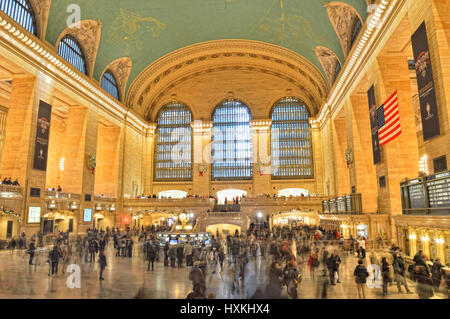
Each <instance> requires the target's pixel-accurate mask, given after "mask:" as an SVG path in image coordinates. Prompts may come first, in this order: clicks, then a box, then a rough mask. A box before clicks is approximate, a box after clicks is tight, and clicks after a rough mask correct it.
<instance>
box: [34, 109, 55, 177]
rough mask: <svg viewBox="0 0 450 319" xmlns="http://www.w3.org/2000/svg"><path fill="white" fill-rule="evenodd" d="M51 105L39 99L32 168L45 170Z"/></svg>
mask: <svg viewBox="0 0 450 319" xmlns="http://www.w3.org/2000/svg"><path fill="white" fill-rule="evenodd" d="M51 116H52V107H51V105H49V104H47V103H45V102H44V101H39V111H38V119H37V128H36V143H35V145H34V165H33V167H34V169H37V170H40V171H46V170H47V157H48V142H49V138H50V120H51Z"/></svg>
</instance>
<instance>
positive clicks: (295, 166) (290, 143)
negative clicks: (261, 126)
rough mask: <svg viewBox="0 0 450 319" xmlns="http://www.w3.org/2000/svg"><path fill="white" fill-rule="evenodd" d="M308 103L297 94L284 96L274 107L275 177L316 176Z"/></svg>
mask: <svg viewBox="0 0 450 319" xmlns="http://www.w3.org/2000/svg"><path fill="white" fill-rule="evenodd" d="M310 131H311V130H310V124H309V112H308V109H307V107H306V106H305V105H304V104H303V103H302V102H300V101H299V100H297V99H295V98H290V97H288V98H283V99H281V100H280V101H278V102H277V103H276V104H275V106H274V107H273V109H272V133H271V135H272V136H271V140H272V141H271V145H272V149H271V159H272V163H271V167H272V178H274V179H283V178H312V177H313V176H314V167H313V156H312V147H311V132H310Z"/></svg>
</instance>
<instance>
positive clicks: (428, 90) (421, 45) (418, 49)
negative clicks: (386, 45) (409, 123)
mask: <svg viewBox="0 0 450 319" xmlns="http://www.w3.org/2000/svg"><path fill="white" fill-rule="evenodd" d="M411 43H412V47H413V52H414V61H415V63H416V73H417V86H418V89H419V100H420V113H421V116H422V128H423V140H424V141H426V140H429V139H431V138H433V137H435V136H438V135H440V128H439V116H438V111H437V101H436V91H435V87H434V79H433V69H432V67H431V56H430V48H429V46H428V37H427V29H426V26H425V22H423V23H422V24H421V25H420V27H419V28H418V29H417V31H416V32H415V33H414V34H413V36H412V38H411Z"/></svg>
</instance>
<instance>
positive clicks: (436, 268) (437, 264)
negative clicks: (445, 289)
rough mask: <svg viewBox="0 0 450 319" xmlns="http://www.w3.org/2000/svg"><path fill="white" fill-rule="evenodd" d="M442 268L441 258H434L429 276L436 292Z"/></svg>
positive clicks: (439, 284) (439, 283)
mask: <svg viewBox="0 0 450 319" xmlns="http://www.w3.org/2000/svg"><path fill="white" fill-rule="evenodd" d="M442 268H444V266H443V265H442V264H441V259H440V258H436V260H435V261H434V263H433V266H432V267H431V276H432V277H431V278H432V280H433V286H434V291H436V292H439V287H440V286H441V278H442Z"/></svg>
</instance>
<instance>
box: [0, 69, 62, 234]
mask: <svg viewBox="0 0 450 319" xmlns="http://www.w3.org/2000/svg"><path fill="white" fill-rule="evenodd" d="M40 100H42V101H44V102H46V103H48V104H50V105H51V104H52V102H53V82H52V81H51V80H50V79H47V78H45V77H44V76H38V77H33V76H15V77H14V78H13V82H12V88H11V95H10V106H9V111H8V118H7V123H6V134H5V141H4V148H3V155H2V163H1V165H2V167H1V175H2V176H3V177H11V178H13V179H14V178H17V179H18V180H19V183H20V184H21V186H23V188H24V198H23V203H22V210H21V215H22V225H21V226H24V227H25V228H24V229H18V228H17V227H15V229H13V235H14V234H17V233H18V232H20V231H22V230H23V231H26V232H27V233H28V234H31V233H35V232H37V231H39V227H40V225H39V224H27V218H28V207H29V206H40V207H41V217H42V215H44V214H45V213H46V210H47V208H46V201H45V183H46V172H45V171H40V170H35V169H34V168H33V164H34V163H33V159H34V149H35V139H36V129H37V117H38V110H39V103H40ZM50 130H51V124H50ZM31 188H38V189H40V191H41V192H40V197H30V189H31Z"/></svg>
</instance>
